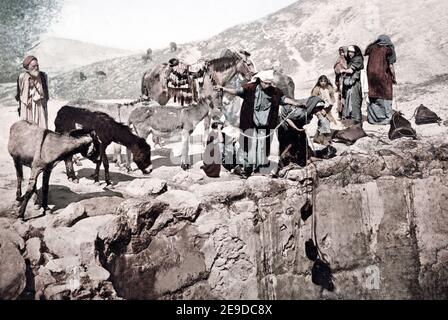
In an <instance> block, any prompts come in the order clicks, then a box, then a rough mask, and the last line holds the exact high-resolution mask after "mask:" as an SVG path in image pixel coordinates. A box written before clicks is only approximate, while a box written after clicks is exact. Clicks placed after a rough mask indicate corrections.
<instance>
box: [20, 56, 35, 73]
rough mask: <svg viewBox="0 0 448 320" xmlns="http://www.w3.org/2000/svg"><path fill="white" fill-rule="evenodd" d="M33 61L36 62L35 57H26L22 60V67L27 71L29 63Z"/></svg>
mask: <svg viewBox="0 0 448 320" xmlns="http://www.w3.org/2000/svg"><path fill="white" fill-rule="evenodd" d="M33 60H36V61H37V58H36V57H35V56H31V55H29V56H26V57H25V59H23V63H22V65H23V67H24V68H25V69H27V70H28V67H29V65H30V63H31V61H33Z"/></svg>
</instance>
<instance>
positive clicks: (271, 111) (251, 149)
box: [215, 70, 300, 177]
mask: <svg viewBox="0 0 448 320" xmlns="http://www.w3.org/2000/svg"><path fill="white" fill-rule="evenodd" d="M273 82H274V72H273V70H265V71H261V72H259V73H257V74H256V75H255V76H254V79H253V81H252V82H249V83H247V84H245V85H243V86H242V87H241V88H240V89H232V88H223V87H221V86H216V87H215V88H216V89H218V90H223V91H224V92H227V93H229V94H232V95H237V96H239V97H241V98H242V99H243V104H242V106H241V114H240V130H241V131H242V133H241V134H242V136H243V139H241V143H240V145H241V146H243V148H242V149H243V152H244V153H243V169H244V171H243V173H242V175H243V176H244V177H248V176H250V175H251V174H252V173H253V172H257V171H259V170H260V169H261V168H263V167H269V160H268V156H269V154H270V146H271V136H272V135H273V133H274V132H273V130H274V129H276V126H277V124H278V113H279V106H280V105H285V104H290V105H294V106H299V105H300V104H299V103H298V102H297V101H295V100H293V99H290V98H288V97H286V96H285V95H284V94H283V92H282V91H281V90H280V89H278V88H277V87H275V86H274V84H273ZM267 172H269V171H267Z"/></svg>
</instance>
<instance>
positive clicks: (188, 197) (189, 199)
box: [157, 190, 201, 221]
mask: <svg viewBox="0 0 448 320" xmlns="http://www.w3.org/2000/svg"><path fill="white" fill-rule="evenodd" d="M157 200H158V201H162V202H165V203H167V204H169V207H170V209H171V210H172V211H173V214H174V216H175V217H176V218H178V219H186V220H190V221H193V220H195V219H196V217H197V215H198V214H199V212H200V208H201V202H200V201H199V200H198V199H197V197H196V196H195V195H194V194H193V193H191V192H188V191H182V190H170V191H168V192H166V193H164V194H162V195H161V196H158V197H157Z"/></svg>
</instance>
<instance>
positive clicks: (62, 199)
mask: <svg viewBox="0 0 448 320" xmlns="http://www.w3.org/2000/svg"><path fill="white" fill-rule="evenodd" d="M114 196H117V197H123V195H122V194H121V193H120V192H115V191H112V190H104V191H101V192H90V193H76V192H73V191H72V190H70V188H68V187H66V186H61V185H52V186H50V194H49V204H50V205H54V208H53V209H52V211H56V210H58V209H62V208H65V207H67V206H68V205H69V204H71V203H74V202H79V201H81V200H85V199H91V198H97V197H114Z"/></svg>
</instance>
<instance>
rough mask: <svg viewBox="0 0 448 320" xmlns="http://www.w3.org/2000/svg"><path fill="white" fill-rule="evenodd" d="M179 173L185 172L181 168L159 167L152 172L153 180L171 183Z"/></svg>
mask: <svg viewBox="0 0 448 320" xmlns="http://www.w3.org/2000/svg"><path fill="white" fill-rule="evenodd" d="M179 172H183V170H182V168H181V167H180V166H175V167H166V166H162V167H158V168H156V169H154V170H153V171H152V172H151V178H158V179H161V180H165V181H169V180H171V179H172V178H173V177H174V176H175V175H176V174H178V173H179Z"/></svg>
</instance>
